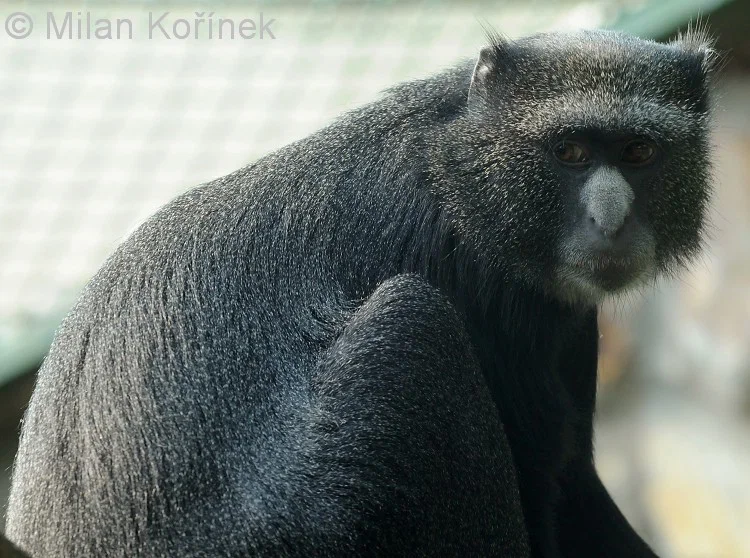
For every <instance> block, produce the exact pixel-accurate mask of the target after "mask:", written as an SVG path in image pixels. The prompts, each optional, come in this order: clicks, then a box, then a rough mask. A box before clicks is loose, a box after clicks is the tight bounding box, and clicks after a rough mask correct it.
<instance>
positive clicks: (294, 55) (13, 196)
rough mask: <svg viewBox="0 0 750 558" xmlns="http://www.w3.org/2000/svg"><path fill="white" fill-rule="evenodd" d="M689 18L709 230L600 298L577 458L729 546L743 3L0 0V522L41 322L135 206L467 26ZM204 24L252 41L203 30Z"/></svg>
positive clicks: (746, 286) (744, 328) (470, 51)
mask: <svg viewBox="0 0 750 558" xmlns="http://www.w3.org/2000/svg"><path fill="white" fill-rule="evenodd" d="M19 13H20V14H19ZM165 13H166V15H165V16H164V17H163V18H162V16H163V14H165ZM698 16H700V17H701V18H702V19H703V20H704V21H707V22H708V25H709V28H710V29H711V31H712V33H713V34H714V35H716V36H718V46H719V48H720V49H723V50H725V51H728V52H729V54H730V58H729V63H728V65H727V68H726V70H725V71H724V73H723V76H722V78H721V80H720V82H719V83H718V86H717V98H718V101H719V109H718V110H717V130H716V134H715V138H714V139H715V143H716V146H717V155H716V156H717V161H716V163H717V164H716V172H715V175H716V182H717V183H716V194H715V203H714V211H713V213H712V216H711V220H712V235H711V239H710V242H709V245H708V249H707V251H706V254H705V256H704V257H703V258H702V259H701V260H700V261H698V262H696V264H695V265H694V266H693V268H692V269H691V271H690V272H686V273H685V274H684V275H683V276H682V277H681V278H679V279H678V280H675V281H673V282H664V283H662V284H661V285H659V288H658V289H657V290H655V291H654V292H649V293H646V294H645V295H639V296H637V297H636V296H633V297H631V298H630V299H628V300H623V301H617V302H616V303H613V304H610V305H608V306H607V307H605V309H604V312H603V317H602V333H603V338H602V361H601V365H600V399H599V401H600V409H599V411H598V416H597V438H596V450H597V464H598V467H599V470H600V472H601V474H602V477H603V478H604V481H605V483H606V484H607V486H608V487H609V489H610V490H611V492H612V493H613V495H614V497H615V499H616V500H617V502H618V503H619V504H620V506H621V508H622V509H623V511H624V512H625V514H626V515H627V516H628V518H629V519H630V520H631V522H632V523H633V524H634V525H635V526H636V527H637V529H638V530H639V531H640V532H641V533H642V534H643V535H644V536H645V538H646V539H647V540H648V541H649V542H650V543H651V544H652V545H653V546H654V547H655V548H656V549H657V550H658V551H659V552H660V553H661V554H663V555H665V556H675V557H720V558H723V557H735V556H737V557H740V556H750V178H749V177H750V38H749V35H748V30H749V29H750V0H733V1H732V0H611V1H596V2H595V1H561V0H555V1H548V2H541V1H540V2H534V1H528V0H526V1H515V0H506V1H503V2H498V1H494V2H481V1H464V2H460V1H453V2H450V1H448V0H443V1H434V2H418V1H408V0H406V1H404V0H402V1H399V2H396V1H383V2H378V3H366V2H354V1H334V0H330V1H318V2H295V1H277V2H259V3H250V2H234V3H232V2H210V1H208V0H205V1H204V2H203V3H195V2H192V3H187V2H169V3H167V2H158V1H156V2H121V3H117V2H111V1H110V2H105V1H101V2H88V3H85V4H81V3H64V2H56V3H48V4H45V3H39V2H33V3H32V2H27V3H12V2H3V3H1V4H0V21H3V22H4V23H5V28H4V29H0V517H2V516H3V515H4V514H3V513H2V512H3V510H4V506H5V501H6V499H7V489H8V484H9V479H10V473H11V468H12V461H13V456H14V453H15V449H16V444H17V436H18V432H19V423H20V419H21V417H22V413H23V409H24V407H25V405H26V403H27V400H28V397H29V395H30V393H31V390H32V388H33V384H34V378H35V371H36V368H37V367H38V365H39V363H40V362H41V360H42V359H43V357H44V355H45V353H46V351H47V347H48V345H49V343H50V341H51V337H52V334H53V332H54V329H55V327H56V326H57V324H58V323H59V321H60V320H61V318H62V317H63V316H64V314H65V313H66V312H67V310H68V309H69V308H70V307H71V305H72V303H73V302H74V301H75V299H76V296H77V293H78V291H79V290H80V289H81V287H82V286H83V285H84V284H85V282H86V281H87V279H88V278H89V277H90V276H91V275H92V274H93V273H94V271H96V269H97V268H98V267H99V266H100V265H101V263H102V262H103V260H104V259H105V258H106V256H107V255H108V254H109V253H110V252H111V251H112V250H113V249H114V247H115V246H116V245H117V244H118V243H119V242H120V241H121V240H122V239H123V238H124V237H125V236H127V234H128V233H129V232H130V231H131V230H132V229H133V228H134V227H135V226H137V225H138V223H140V222H141V221H142V220H143V219H144V218H145V217H147V216H148V215H149V214H151V213H152V212H153V211H154V210H155V209H156V208H157V207H159V206H160V205H162V204H164V203H165V202H167V201H168V200H170V199H171V198H172V197H174V196H175V195H176V194H178V193H180V192H182V191H184V190H185V189H187V188H189V187H191V186H194V185H196V184H199V183H201V182H204V181H207V180H209V179H211V178H214V177H217V176H220V175H223V174H226V173H228V172H230V171H233V170H235V169H236V168H238V167H240V166H243V165H245V164H247V163H249V162H251V161H253V160H255V159H257V158H258V157H260V156H262V155H263V154H264V153H267V152H269V151H272V150H274V149H276V148H277V147H280V146H282V145H284V144H286V143H288V142H290V141H292V140H295V139H298V138H300V137H303V136H305V135H306V134H308V133H310V132H312V131H314V130H315V129H317V128H319V127H320V126H322V125H324V124H326V123H327V122H329V121H330V120H331V119H332V118H333V117H335V116H336V115H337V114H339V113H341V112H342V111H344V110H346V109H349V108H352V107H355V106H357V105H359V104H362V103H365V102H367V101H370V100H372V99H374V98H376V97H377V95H378V92H379V91H380V90H382V89H383V88H385V87H387V86H389V85H392V84H394V83H396V82H398V81H402V80H405V79H410V78H417V77H422V76H425V75H427V74H429V73H431V72H433V71H436V70H438V69H440V68H443V67H446V66H448V65H450V64H452V63H454V62H456V61H457V60H459V59H460V58H463V57H470V56H474V55H475V54H476V53H477V52H478V49H479V48H480V47H481V46H482V45H483V43H484V33H483V30H482V25H483V24H486V23H488V24H490V25H492V26H494V27H495V28H497V29H498V30H499V31H500V32H502V33H504V34H507V35H509V36H510V37H514V36H520V35H525V34H529V33H532V32H536V31H544V30H552V29H557V30H560V29H575V28H581V27H605V28H614V29H621V30H625V31H628V32H631V33H634V34H637V35H640V36H642V37H649V38H657V39H664V38H668V37H670V36H672V35H674V34H675V33H676V31H677V30H678V29H684V28H685V27H686V26H687V24H688V22H690V21H694V20H695V19H696V18H697V17H698ZM149 18H151V21H149ZM160 18H161V19H160ZM201 18H202V19H204V22H203V23H200V24H196V19H201ZM220 18H225V19H230V20H233V21H234V22H236V23H237V24H238V23H239V22H240V20H242V19H245V18H249V19H252V20H253V21H254V23H255V26H256V35H255V36H254V37H253V38H251V39H245V38H242V37H240V36H239V32H238V29H235V36H234V38H231V37H229V36H226V34H225V35H224V36H222V38H218V37H217V33H218V23H219V19H220ZM118 19H119V20H121V22H120V24H118V22H117V20H118ZM183 19H184V20H185V22H184V23H183V22H181V21H180V20H183ZM97 20H107V21H109V22H111V24H112V25H111V29H110V34H111V37H112V38H110V39H106V38H96V36H97V34H98V35H99V36H106V35H107V31H106V25H105V24H102V23H101V22H99V23H97ZM124 20H127V21H129V22H130V23H127V22H125V21H124ZM211 20H212V21H213V23H212V25H213V26H214V27H213V37H211V38H209V36H208V28H209V21H211ZM155 22H160V23H159V25H158V26H154V25H153V24H154V23H155ZM264 24H265V29H264V32H263V33H264V34H263V37H261V36H260V29H261V27H262V26H263V25H264ZM246 26H249V24H246ZM149 30H150V31H151V33H149ZM162 30H163V31H162ZM118 31H119V33H120V35H119V38H118V35H117V33H118ZM224 31H225V33H226V32H228V27H224ZM149 34H150V35H151V36H149ZM196 34H197V35H198V36H197V37H196V36H195V35H196ZM227 34H228V33H227ZM246 34H247V33H246ZM89 35H90V37H91V38H88V36H89ZM186 35H187V36H186ZM228 265H231V262H228ZM3 519H4V517H3ZM3 519H0V527H1V526H2V522H3Z"/></svg>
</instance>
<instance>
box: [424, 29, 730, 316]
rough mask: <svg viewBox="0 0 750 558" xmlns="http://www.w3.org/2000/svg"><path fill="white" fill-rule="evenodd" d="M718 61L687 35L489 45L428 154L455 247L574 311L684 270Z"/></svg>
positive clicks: (558, 37) (609, 35)
mask: <svg viewBox="0 0 750 558" xmlns="http://www.w3.org/2000/svg"><path fill="white" fill-rule="evenodd" d="M715 60H716V57H715V55H714V52H713V50H712V48H711V43H710V42H709V41H708V40H707V39H706V37H705V36H703V35H702V34H700V33H694V32H693V33H691V32H688V34H687V35H685V36H681V37H680V38H678V39H677V40H676V41H674V42H672V43H669V44H660V43H656V42H653V41H646V40H641V39H637V38H634V37H631V36H628V35H624V34H620V33H614V32H606V31H583V32H577V33H572V34H543V35H537V36H533V37H529V38H525V39H521V40H518V41H513V42H511V41H506V40H501V39H497V38H495V39H494V40H493V42H492V44H491V45H490V46H488V47H486V48H484V49H483V50H482V51H481V53H480V55H479V58H478V60H477V62H476V65H475V68H474V72H473V76H472V79H471V84H470V88H469V93H468V102H467V108H466V111H465V112H464V113H463V114H462V115H461V116H460V117H459V118H457V119H456V120H454V121H452V122H450V123H449V124H447V125H446V133H447V140H446V138H443V140H442V141H440V142H439V147H437V148H436V150H435V151H433V153H435V155H436V156H435V162H436V165H435V166H436V168H437V171H436V172H437V177H438V178H437V180H436V181H435V184H436V191H437V193H438V196H439V198H440V199H441V200H442V202H443V203H444V205H445V207H446V209H447V210H448V212H449V214H450V215H451V216H452V218H453V219H454V221H455V223H456V225H457V229H458V231H459V234H460V236H461V238H462V241H463V242H467V243H469V244H470V245H471V246H472V247H473V248H475V249H476V250H477V258H478V259H479V260H481V262H482V264H483V265H484V266H486V268H488V269H491V270H499V271H501V272H503V273H505V274H506V275H507V274H509V275H510V276H511V277H513V278H514V279H515V280H518V281H521V282H522V283H523V284H525V285H532V286H533V287H535V288H541V289H543V290H544V291H545V292H547V293H548V294H552V295H553V296H555V297H557V298H560V299H563V300H565V301H568V302H573V303H585V304H592V303H594V304H595V303H598V302H600V301H601V300H602V299H603V298H604V297H605V296H606V295H608V294H616V293H620V292H622V291H623V290H625V289H628V288H632V287H633V286H637V285H639V284H644V283H646V282H648V281H652V280H653V279H654V278H655V277H657V276H658V275H659V274H664V273H666V274H669V273H673V272H674V271H675V270H677V269H679V267H680V266H681V265H682V264H683V263H685V262H686V261H688V260H689V259H690V257H691V256H693V255H694V254H695V253H696V252H697V251H698V250H699V248H700V245H701V237H702V231H703V229H704V221H705V212H706V206H707V202H708V198H709V193H710V163H711V160H710V159H711V154H710V149H709V148H710V145H709V125H710V106H709V105H710V99H709V89H710V83H709V82H710V78H711V74H712V73H713V69H714V66H715ZM436 145H438V144H437V143H436Z"/></svg>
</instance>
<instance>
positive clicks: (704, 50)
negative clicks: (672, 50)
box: [671, 21, 724, 81]
mask: <svg viewBox="0 0 750 558" xmlns="http://www.w3.org/2000/svg"><path fill="white" fill-rule="evenodd" d="M671 44H672V45H674V46H676V47H677V48H680V49H681V50H683V51H685V52H687V53H689V54H691V55H693V56H695V57H697V58H698V60H699V63H700V67H701V70H702V72H703V75H704V77H705V78H706V80H707V81H711V80H712V79H713V77H714V76H715V74H716V73H718V72H719V71H720V70H721V66H722V64H723V61H724V57H723V56H722V55H721V53H720V52H718V51H717V50H716V48H715V44H716V40H715V39H714V38H713V37H712V36H711V35H710V33H709V31H708V26H707V25H706V24H705V23H702V22H701V21H697V22H696V23H695V24H691V25H689V26H688V28H687V31H685V32H684V33H682V32H681V33H678V34H677V37H676V38H675V39H674V40H673V41H672V42H671Z"/></svg>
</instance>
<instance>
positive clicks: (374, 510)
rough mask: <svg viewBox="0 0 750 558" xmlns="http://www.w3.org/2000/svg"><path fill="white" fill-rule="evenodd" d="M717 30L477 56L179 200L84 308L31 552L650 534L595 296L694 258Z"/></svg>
mask: <svg viewBox="0 0 750 558" xmlns="http://www.w3.org/2000/svg"><path fill="white" fill-rule="evenodd" d="M716 60H717V55H716V53H715V49H714V47H713V43H712V42H711V40H710V39H709V37H708V36H707V35H706V34H705V33H704V32H702V31H696V30H692V31H688V32H687V33H686V34H682V35H680V36H679V37H678V38H676V39H675V40H672V41H670V42H665V43H659V42H655V41H652V40H646V39H640V38H635V37H633V36H630V35H627V34H623V33H620V32H615V31H603V30H586V31H576V32H567V33H566V32H552V33H542V34H537V35H532V36H528V37H523V38H518V39H513V40H511V39H508V38H505V37H502V36H500V35H496V34H491V40H490V41H489V44H488V45H487V46H485V47H483V48H482V49H481V51H480V53H479V55H478V57H477V58H476V59H473V60H466V61H463V62H460V63H458V64H456V65H455V66H452V67H450V68H448V69H446V70H444V71H442V72H439V73H437V74H435V75H433V76H431V77H427V78H423V79H420V80H416V81H411V82H406V83H403V84H400V85H397V86H394V87H392V88H391V89H389V90H387V91H386V92H385V93H384V94H383V95H382V96H381V97H380V98H379V99H378V100H376V101H374V102H372V103H370V104H367V105H364V106H362V107H360V108H357V109H354V110H352V111H350V112H348V113H346V114H345V115H343V116H342V117H340V118H339V119H338V120H336V121H335V122H333V123H332V124H330V125H328V126H327V127H324V128H322V129H321V130H319V131H317V132H315V133H313V134H312V135H310V136H309V137H307V138H305V139H302V140H299V141H297V142H294V143H292V144H290V145H288V146H286V147H283V148H281V149H279V150H277V151H275V152H272V153H270V154H268V155H266V156H264V157H262V158H261V159H259V160H258V161H256V162H254V163H252V164H250V165H248V166H246V167H244V168H242V169H240V170H238V171H235V172H233V173H231V174H229V175H227V176H224V177H221V178H218V179H216V180H213V181H211V182H208V183H206V184H203V185H200V186H197V187H195V188H193V189H192V190H188V191H187V192H186V193H184V194H182V195H181V196H179V197H177V198H175V199H174V200H173V201H171V202H170V203H168V204H167V205H166V206H164V207H163V208H162V209H160V210H159V211H157V212H156V214H155V215H153V216H152V217H151V218H150V219H148V220H147V221H146V222H145V223H143V224H142V225H141V226H140V227H139V228H138V229H137V230H136V231H135V232H134V233H133V234H132V235H131V236H129V237H128V238H127V239H126V240H125V241H124V242H123V243H122V244H121V245H120V247H119V248H118V249H117V250H115V252H114V253H113V254H112V255H111V256H110V257H109V259H108V260H107V261H106V262H105V263H104V265H103V267H102V268H101V269H100V270H99V271H98V272H97V273H96V275H95V276H94V277H93V278H92V279H91V281H90V282H89V283H88V285H87V286H86V287H85V288H84V290H83V292H82V294H81V296H80V298H79V300H78V302H77V303H76V304H75V306H74V307H73V309H72V310H71V312H70V313H69V315H68V316H67V317H66V318H65V320H64V321H63V323H62V324H61V326H60V327H59V329H58V331H57V332H56V335H55V339H54V342H53V344H52V347H51V349H50V351H49V354H48V356H47V358H46V359H45V361H44V363H43V365H42V367H41V369H40V371H39V375H38V380H37V384H36V386H35V391H34V393H33V396H32V399H31V401H30V404H29V407H28V410H27V413H26V415H25V418H24V422H23V427H22V436H21V441H20V448H19V451H18V454H17V458H16V462H15V465H14V472H13V479H12V488H11V495H10V501H9V511H8V535H9V538H10V539H11V540H13V541H14V542H15V543H16V544H18V545H19V546H20V547H21V548H22V549H24V550H25V551H27V552H29V553H30V554H31V555H32V556H45V557H56V556H186V557H187V556H190V557H198V556H255V555H257V556H288V557H293V556H331V557H336V556H356V555H361V556H390V555H394V556H403V555H409V556H455V555H476V556H509V557H528V556H533V557H544V558H556V557H587V556H596V557H599V556H607V557H610V558H616V557H625V556H627V557H644V556H655V554H654V552H653V551H652V550H651V548H650V547H649V546H648V545H647V544H646V543H645V542H644V541H643V539H642V538H641V537H640V536H639V535H638V534H637V533H636V532H635V531H634V530H633V528H632V527H631V526H630V525H629V524H628V522H627V520H626V519H625V517H624V516H623V515H622V513H621V512H620V511H619V509H618V508H617V506H616V504H615V503H614V502H613V500H612V498H611V497H610V496H609V494H608V492H607V490H606V489H605V487H604V485H603V484H602V482H601V480H600V478H599V476H598V475H597V472H596V469H595V466H594V453H593V442H592V437H593V415H594V406H595V399H596V381H597V380H596V374H597V359H598V337H599V334H598V326H597V319H598V308H599V307H600V305H601V303H602V302H603V301H604V300H606V299H607V298H611V297H617V296H621V295H622V294H623V293H628V292H632V291H633V290H634V289H642V288H645V287H647V286H648V285H650V284H652V283H653V282H654V281H656V280H657V279H658V278H660V277H664V276H670V275H673V274H675V273H677V272H678V271H679V270H680V269H682V268H683V267H685V266H686V265H688V264H689V262H690V261H691V259H692V258H693V257H695V256H696V254H698V253H699V251H700V249H701V245H702V242H703V238H704V236H705V229H706V226H707V225H706V221H707V217H706V213H707V207H708V204H709V202H710V195H711V189H712V177H711V162H712V160H711V155H712V148H711V144H710V139H709V134H710V129H711V106H712V99H711V97H712V96H711V85H712V83H713V75H714V74H715V72H716V64H717V63H716Z"/></svg>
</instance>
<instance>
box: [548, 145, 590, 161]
mask: <svg viewBox="0 0 750 558" xmlns="http://www.w3.org/2000/svg"><path fill="white" fill-rule="evenodd" d="M553 153H554V154H555V158H556V159H557V160H558V161H560V162H561V163H564V164H566V165H568V166H572V167H581V166H584V165H587V164H588V163H589V162H590V160H591V158H590V156H589V152H588V150H587V149H586V147H585V146H583V145H582V144H580V143H577V142H574V141H570V140H563V141H561V142H560V143H558V144H557V145H556V146H555V147H554V149H553Z"/></svg>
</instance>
